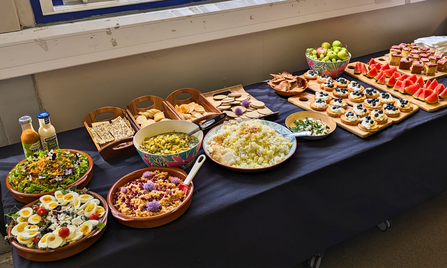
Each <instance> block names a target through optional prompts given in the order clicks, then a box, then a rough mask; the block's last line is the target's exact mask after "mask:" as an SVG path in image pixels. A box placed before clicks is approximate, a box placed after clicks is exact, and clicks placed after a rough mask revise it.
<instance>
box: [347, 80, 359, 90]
mask: <svg viewBox="0 0 447 268" xmlns="http://www.w3.org/2000/svg"><path fill="white" fill-rule="evenodd" d="M348 89H349V90H351V91H363V87H362V86H361V85H360V84H359V83H358V82H357V81H351V83H349V84H348Z"/></svg>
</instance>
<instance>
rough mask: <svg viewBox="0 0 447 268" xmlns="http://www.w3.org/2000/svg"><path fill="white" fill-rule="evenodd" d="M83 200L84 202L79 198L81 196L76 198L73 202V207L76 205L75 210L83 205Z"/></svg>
mask: <svg viewBox="0 0 447 268" xmlns="http://www.w3.org/2000/svg"><path fill="white" fill-rule="evenodd" d="M81 202H82V200H81V198H79V197H78V198H76V200H75V201H74V203H73V207H74V209H75V210H76V209H78V208H79V207H80V206H81Z"/></svg>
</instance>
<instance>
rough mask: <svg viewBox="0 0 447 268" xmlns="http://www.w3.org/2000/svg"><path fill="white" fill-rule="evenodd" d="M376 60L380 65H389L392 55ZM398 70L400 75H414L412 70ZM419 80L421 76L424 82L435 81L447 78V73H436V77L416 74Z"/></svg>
mask: <svg viewBox="0 0 447 268" xmlns="http://www.w3.org/2000/svg"><path fill="white" fill-rule="evenodd" d="M374 60H375V61H376V62H379V63H380V64H382V65H383V64H385V63H387V62H388V63H389V62H390V54H385V55H383V56H381V57H377V58H374ZM396 67H397V70H398V71H399V73H403V74H408V75H413V74H412V73H411V71H410V69H406V70H405V69H400V68H399V66H396ZM416 75H417V76H418V78H419V76H422V78H423V79H424V80H428V79H433V78H441V77H446V76H447V72H439V71H436V73H435V75H425V74H416Z"/></svg>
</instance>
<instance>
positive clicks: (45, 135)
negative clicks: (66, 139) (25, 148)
mask: <svg viewBox="0 0 447 268" xmlns="http://www.w3.org/2000/svg"><path fill="white" fill-rule="evenodd" d="M37 118H38V119H39V126H40V127H39V135H40V142H41V143H42V149H43V150H51V149H59V142H58V141H57V135H56V129H55V128H54V126H53V125H52V124H51V121H50V114H49V113H48V112H42V113H39V114H37Z"/></svg>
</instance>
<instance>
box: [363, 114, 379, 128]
mask: <svg viewBox="0 0 447 268" xmlns="http://www.w3.org/2000/svg"><path fill="white" fill-rule="evenodd" d="M360 124H361V125H362V127H364V128H366V129H367V130H372V129H375V128H377V122H376V121H374V120H373V119H372V118H371V116H365V117H363V118H360Z"/></svg>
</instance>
